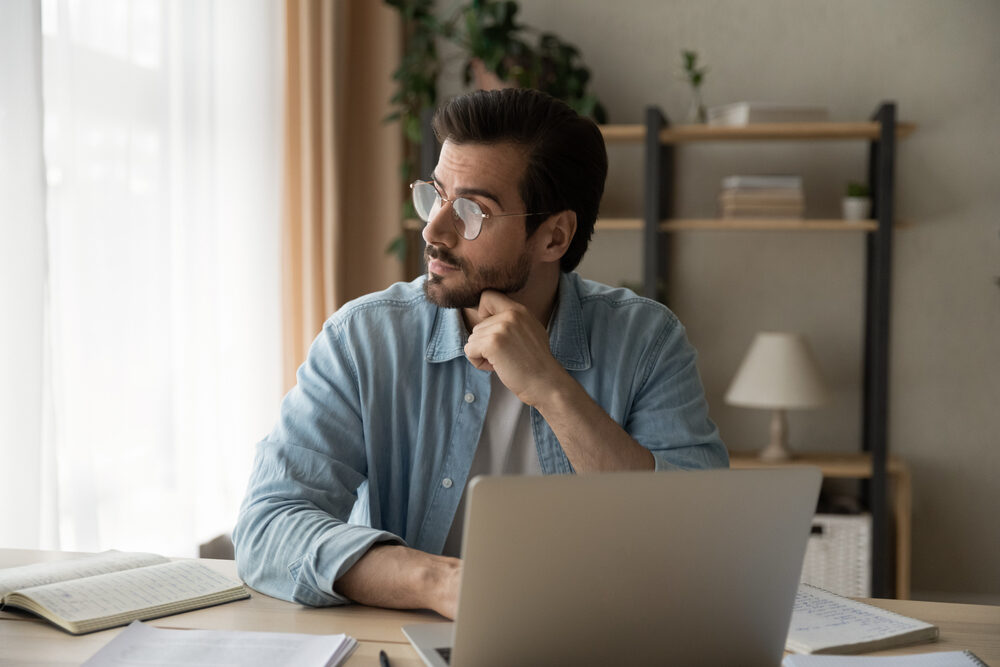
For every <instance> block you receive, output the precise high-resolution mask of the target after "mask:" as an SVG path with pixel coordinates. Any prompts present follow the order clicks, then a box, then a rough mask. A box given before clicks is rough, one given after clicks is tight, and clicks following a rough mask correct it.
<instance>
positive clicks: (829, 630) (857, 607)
mask: <svg viewBox="0 0 1000 667" xmlns="http://www.w3.org/2000/svg"><path fill="white" fill-rule="evenodd" d="M936 636H937V628H936V627H935V626H933V625H931V624H930V623H925V622H923V621H918V620H917V619H914V618H909V617H907V616H902V615H900V614H894V613H893V612H891V611H887V610H885V609H880V608H878V607H873V606H872V605H867V604H864V603H862V602H857V601H855V600H850V599H848V598H845V597H841V596H839V595H835V594H833V593H830V592H828V591H824V590H822V589H820V588H815V587H813V586H810V585H808V584H800V585H799V590H798V592H797V593H796V595H795V606H794V607H793V608H792V622H791V626H790V628H789V630H788V640H787V641H786V643H785V648H786V649H787V650H789V651H795V652H797V653H820V652H824V651H828V650H829V651H831V652H832V651H834V650H836V651H837V652H845V653H846V652H860V651H863V650H871V649H873V648H875V647H877V646H883V645H884V646H888V645H895V644H904V643H907V642H908V641H920V640H922V639H933V638H934V637H936Z"/></svg>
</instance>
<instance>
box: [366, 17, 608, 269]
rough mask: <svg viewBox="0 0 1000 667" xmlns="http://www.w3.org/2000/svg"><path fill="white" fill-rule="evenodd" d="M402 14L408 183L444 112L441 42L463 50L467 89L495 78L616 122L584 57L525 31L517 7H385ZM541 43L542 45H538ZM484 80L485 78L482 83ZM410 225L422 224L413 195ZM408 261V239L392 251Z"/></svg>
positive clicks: (407, 209)
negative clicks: (425, 122) (428, 129)
mask: <svg viewBox="0 0 1000 667" xmlns="http://www.w3.org/2000/svg"><path fill="white" fill-rule="evenodd" d="M385 2H386V4H388V5H390V6H392V7H394V8H395V9H396V10H397V11H399V12H400V15H401V17H402V19H403V26H404V47H403V57H402V60H401V62H400V66H399V67H398V68H397V69H396V71H395V72H394V73H393V79H394V80H395V81H396V82H397V86H398V87H397V90H396V92H395V94H393V96H392V98H391V100H390V101H391V103H392V105H393V107H394V111H393V112H392V113H391V114H390V115H389V116H387V117H386V120H387V121H399V122H400V123H401V124H402V126H403V131H404V133H405V136H406V147H405V151H404V162H403V164H402V165H401V166H400V177H401V182H402V183H403V184H404V186H405V184H408V183H409V182H411V181H412V180H414V179H415V178H416V177H417V165H418V164H419V151H420V140H421V127H420V118H421V115H422V113H423V111H424V110H425V109H433V108H435V107H436V106H437V102H438V100H437V80H438V77H439V76H440V75H441V72H442V69H443V63H442V60H441V58H440V56H439V53H438V48H437V44H438V40H439V39H441V40H445V41H447V42H450V43H453V44H455V45H457V46H458V47H459V50H460V57H463V58H464V59H465V63H464V67H463V77H464V82H465V84H466V85H470V84H473V83H474V82H475V81H476V80H477V79H479V80H482V78H483V74H486V75H487V76H488V79H487V80H486V82H485V83H482V84H480V85H481V86H483V87H502V86H514V87H521V88H535V89H537V90H541V91H544V92H546V93H548V94H550V95H552V96H553V97H556V98H558V99H561V100H563V101H564V102H566V103H567V104H568V105H569V106H570V107H572V108H573V109H574V110H575V111H576V112H577V113H579V114H581V115H584V116H589V117H591V118H593V119H594V121H595V122H597V123H606V122H608V115H607V111H606V110H605V108H604V106H603V105H602V104H601V103H600V101H599V100H598V99H597V97H596V96H595V95H594V94H593V93H590V92H588V90H587V86H588V84H589V82H590V70H589V69H588V68H587V67H586V66H584V64H583V62H582V58H581V56H580V52H579V50H578V49H577V48H576V47H575V46H573V45H572V44H568V43H566V42H563V41H562V40H561V39H560V38H559V37H558V36H556V35H554V34H552V33H548V32H544V33H543V32H539V31H537V30H535V29H533V28H530V27H528V26H526V25H524V24H521V23H518V21H517V13H518V11H519V6H518V3H517V2H514V0H472V1H471V2H466V3H462V4H459V5H458V6H457V7H456V8H455V9H454V10H453V11H452V12H451V13H450V14H449V15H448V16H447V17H445V18H443V19H441V18H438V16H437V15H436V14H435V12H434V2H433V0H385ZM532 38H535V39H532ZM477 75H478V76H477ZM405 197H406V198H405V204H404V212H403V216H404V218H413V217H416V215H415V212H414V211H413V207H412V204H411V203H410V201H409V196H408V191H407V194H406V195H405ZM387 252H389V253H391V254H395V255H397V256H398V257H399V258H400V260H401V261H404V260H405V258H406V253H407V248H406V236H405V234H401V235H400V236H399V237H397V238H396V239H394V240H393V241H392V243H391V244H390V245H389V247H388V248H387Z"/></svg>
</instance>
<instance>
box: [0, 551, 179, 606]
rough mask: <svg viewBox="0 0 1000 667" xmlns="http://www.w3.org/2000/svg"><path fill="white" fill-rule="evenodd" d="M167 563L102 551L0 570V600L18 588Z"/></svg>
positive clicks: (160, 558)
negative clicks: (90, 554)
mask: <svg viewBox="0 0 1000 667" xmlns="http://www.w3.org/2000/svg"><path fill="white" fill-rule="evenodd" d="M168 562H169V561H168V560H167V559H166V558H164V557H163V556H157V555H156V554H146V553H127V552H122V551H105V552H103V553H99V554H94V555H92V556H84V557H82V558H72V559H69V560H60V561H53V562H51V563H32V564H31V565H21V566H19V567H8V568H4V569H2V570H0V598H2V597H4V596H5V595H7V594H8V593H10V592H12V591H18V590H21V589H22V588H31V587H32V586H42V585H44V584H51V583H54V582H57V581H68V580H70V579H80V578H82V577H92V576H94V575H97V574H105V573H107V572H118V571H120V570H129V569H132V568H136V567H145V566H146V565H156V564H158V563H168Z"/></svg>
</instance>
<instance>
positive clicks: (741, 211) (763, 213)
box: [719, 206, 805, 220]
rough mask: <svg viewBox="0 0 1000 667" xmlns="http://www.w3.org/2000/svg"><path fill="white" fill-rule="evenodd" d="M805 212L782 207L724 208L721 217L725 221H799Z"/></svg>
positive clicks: (720, 212) (796, 208) (720, 211)
mask: <svg viewBox="0 0 1000 667" xmlns="http://www.w3.org/2000/svg"><path fill="white" fill-rule="evenodd" d="M804 213H805V210H804V209H803V208H802V207H801V206H800V207H795V208H780V207H766V206H762V207H757V208H741V207H730V206H722V207H721V208H720V210H719V215H720V217H722V218H725V219H758V218H759V219H778V220H799V219H801V218H802V217H803V216H804Z"/></svg>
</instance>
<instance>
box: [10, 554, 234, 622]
mask: <svg viewBox="0 0 1000 667" xmlns="http://www.w3.org/2000/svg"><path fill="white" fill-rule="evenodd" d="M234 587H238V588H242V585H241V584H240V583H239V582H236V581H233V580H231V579H229V578H228V577H225V576H223V575H221V574H219V573H217V572H215V571H214V570H211V569H209V568H207V567H205V566H204V565H202V564H200V563H198V562H196V561H174V562H167V563H163V564H160V565H152V566H150V567H143V568H139V569H132V570H124V571H121V572H111V573H107V574H100V575H97V576H93V577H88V578H86V579H77V580H74V581H63V582H60V583H54V584H46V585H44V586H36V587H34V588H29V589H27V590H21V591H20V593H22V594H23V595H24V596H30V597H31V598H32V599H33V600H34V601H35V602H36V603H38V604H39V605H41V606H42V607H45V608H47V609H48V610H50V611H51V612H53V613H54V614H56V615H57V616H61V617H62V618H64V619H66V620H68V621H70V622H74V623H75V622H79V621H83V620H86V619H94V618H103V617H106V616H113V615H116V614H120V613H123V612H126V611H133V610H138V609H148V608H151V607H160V606H163V605H171V604H175V603H180V602H184V601H188V600H191V599H193V598H202V597H205V596H210V595H212V594H216V593H223V592H225V591H228V590H230V589H232V588H234Z"/></svg>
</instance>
